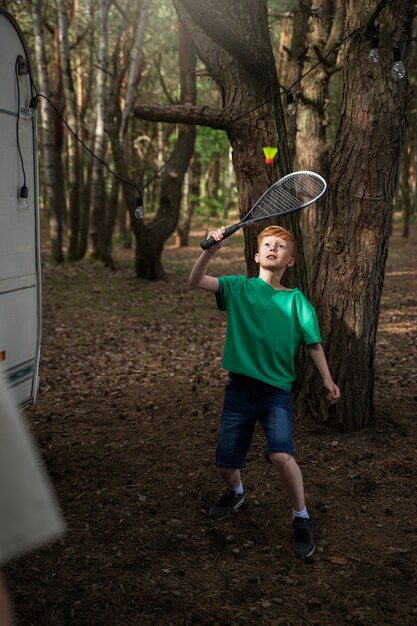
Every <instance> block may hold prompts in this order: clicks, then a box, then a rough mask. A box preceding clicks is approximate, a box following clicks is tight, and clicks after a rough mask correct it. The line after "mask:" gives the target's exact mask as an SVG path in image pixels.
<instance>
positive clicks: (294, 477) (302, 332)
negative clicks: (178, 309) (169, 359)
mask: <svg viewBox="0 0 417 626" xmlns="http://www.w3.org/2000/svg"><path fill="white" fill-rule="evenodd" d="M224 230H225V229H224V228H223V227H221V228H218V229H217V230H215V231H213V232H211V233H209V236H212V237H214V238H215V239H216V241H218V242H219V243H218V244H215V245H214V246H213V247H212V248H209V249H208V250H206V251H204V252H203V253H202V254H201V255H200V257H199V258H198V259H197V261H196V263H195V265H194V267H193V269H192V271H191V274H190V278H189V281H190V284H191V285H192V286H193V287H199V288H200V289H205V290H207V291H212V292H214V293H215V295H216V301H217V306H218V308H219V310H221V311H227V331H226V341H225V346H224V354H223V362H222V367H223V368H224V369H226V370H228V371H229V380H228V382H227V384H226V387H225V396H224V405H223V412H222V416H221V425H220V433H219V440H218V445H217V451H216V461H215V465H216V469H217V471H218V473H219V474H220V476H221V478H222V479H223V481H224V482H225V483H226V488H225V490H224V493H223V495H222V496H221V497H220V499H219V500H218V501H217V502H216V503H215V504H214V505H213V506H212V507H211V509H210V515H211V517H213V518H215V519H221V518H222V517H225V516H226V515H228V514H229V513H230V512H231V511H232V510H233V509H236V508H238V507H239V506H241V505H242V504H243V500H244V489H243V485H242V481H241V476H240V470H241V469H243V468H244V467H245V461H246V455H247V453H248V451H249V448H250V445H251V440H252V435H253V431H254V427H255V423H256V421H257V420H259V422H260V424H261V426H262V428H263V430H264V433H265V438H266V447H265V457H266V459H267V461H268V462H270V463H272V464H273V465H274V466H276V467H277V469H278V472H279V474H280V477H281V480H282V482H283V486H284V489H285V491H286V493H287V496H288V498H289V500H290V503H291V506H292V526H293V541H292V545H293V551H294V554H295V555H296V556H299V557H302V558H304V557H309V556H311V555H312V554H313V552H314V550H315V542H314V522H313V520H312V519H311V518H310V516H309V514H308V511H307V508H306V505H305V499H304V487H303V478H302V474H301V471H300V468H299V466H298V465H297V463H296V461H295V459H294V452H293V447H292V409H291V386H292V383H293V381H294V379H295V371H294V356H295V353H296V351H297V348H298V346H299V345H301V344H303V345H306V346H307V349H308V351H309V353H310V355H311V357H312V359H313V361H314V363H315V365H316V367H317V368H318V370H319V372H320V374H321V376H322V378H323V384H324V386H325V388H326V389H327V391H328V395H327V398H328V400H329V402H331V403H333V402H336V401H337V400H338V399H339V397H340V391H339V389H338V387H337V385H335V383H334V382H333V380H332V377H331V375H330V372H329V368H328V365H327V361H326V357H325V355H324V352H323V348H322V346H321V343H320V341H321V338H320V332H319V328H318V323H317V317H316V314H315V311H314V309H313V307H312V305H311V304H310V303H309V302H308V300H307V299H306V298H305V297H304V296H303V294H302V293H301V292H300V291H299V290H298V289H288V288H286V287H284V286H283V285H282V284H281V280H282V277H283V275H284V272H285V270H286V269H287V267H291V266H293V265H294V263H295V256H294V255H295V240H294V238H293V236H292V234H291V233H289V232H288V231H286V230H285V229H283V228H281V227H280V226H269V227H268V228H266V229H264V230H263V231H262V232H261V233H260V235H259V236H258V252H257V253H256V255H255V261H256V263H258V264H259V276H258V278H249V279H248V278H246V277H245V276H222V277H220V278H215V277H214V276H209V275H207V267H208V264H209V262H210V259H211V258H212V257H213V255H214V254H215V253H216V251H217V250H219V249H220V248H221V247H222V246H223V245H224V243H225V242H224V241H222V238H223V233H224Z"/></svg>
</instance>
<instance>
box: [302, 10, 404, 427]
mask: <svg viewBox="0 0 417 626" xmlns="http://www.w3.org/2000/svg"><path fill="white" fill-rule="evenodd" d="M376 4H377V3H376V2H375V1H374V2H372V3H371V7H370V8H368V7H369V2H361V3H358V2H357V1H354V0H348V2H347V4H346V25H345V31H346V33H348V32H352V31H353V30H354V29H355V28H358V27H359V26H360V25H363V24H366V23H367V20H368V19H369V15H370V11H372V9H373V8H375V7H376ZM413 4H414V3H413V1H412V0H407V1H404V0H394V1H393V2H391V3H389V4H388V6H385V8H384V10H383V11H382V12H381V13H380V16H379V23H380V28H381V30H382V29H383V30H384V32H385V33H387V36H389V37H390V38H391V39H392V41H394V42H396V41H397V40H401V41H407V40H408V39H409V38H410V34H411V33H410V29H411V23H412V9H413ZM368 51H369V40H368V39H363V38H361V37H360V36H359V35H356V36H355V37H353V38H351V39H350V40H349V41H348V42H347V45H346V51H345V66H344V93H343V99H342V106H341V120H340V126H339V129H338V133H337V137H336V143H335V147H334V150H333V153H332V156H331V161H330V162H331V169H330V176H329V192H328V195H327V202H326V207H325V213H324V215H325V225H324V237H323V241H322V247H321V255H320V263H319V267H318V271H317V275H316V278H315V285H314V302H315V303H316V305H317V312H318V316H319V321H320V325H321V331H322V336H323V338H324V348H325V352H326V353H327V356H328V361H329V365H330V371H331V372H332V375H333V378H334V380H335V381H337V383H338V384H339V386H340V387H341V389H342V396H341V400H340V402H338V403H337V404H336V405H334V406H332V407H329V406H328V405H327V403H326V402H325V401H324V399H323V387H322V384H321V381H318V377H317V374H316V372H315V371H314V370H313V368H309V370H308V372H307V375H306V378H305V385H304V389H303V394H302V397H301V400H300V405H299V406H301V407H302V408H303V410H306V411H309V412H310V413H311V414H312V415H314V416H315V417H316V418H318V419H320V420H321V421H323V422H325V423H326V424H329V425H331V426H333V427H338V428H341V429H343V430H351V429H356V428H362V427H364V426H366V425H367V424H368V423H369V421H370V420H371V419H372V417H373V414H374V404H373V392H374V366H375V341H376V331H377V324H378V316H379V308H380V301H381V291H382V285H383V280H384V268H385V260H386V255H387V244H388V237H389V227H390V221H391V206H392V201H393V196H394V190H395V183H396V177H397V170H398V163H399V157H400V152H401V148H402V145H403V140H404V132H405V123H406V106H407V98H408V90H407V80H403V81H401V82H398V83H396V82H394V81H392V80H391V78H390V77H389V68H390V65H391V64H392V60H391V58H390V55H391V49H389V48H388V49H387V50H386V52H384V51H383V50H381V52H382V53H383V58H382V59H381V62H380V63H379V64H375V65H372V66H370V65H366V66H365V63H366V62H367V53H368ZM387 74H388V76H387Z"/></svg>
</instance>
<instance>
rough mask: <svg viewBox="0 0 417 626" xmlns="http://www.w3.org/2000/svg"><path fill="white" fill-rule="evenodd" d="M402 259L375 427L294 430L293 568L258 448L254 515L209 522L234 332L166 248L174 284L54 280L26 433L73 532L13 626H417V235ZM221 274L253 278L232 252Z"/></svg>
mask: <svg viewBox="0 0 417 626" xmlns="http://www.w3.org/2000/svg"><path fill="white" fill-rule="evenodd" d="M412 230H413V232H412V236H411V238H410V239H409V240H408V241H403V240H402V239H401V238H400V235H399V225H398V224H397V225H396V228H395V232H394V236H393V237H392V239H391V242H390V251H389V259H388V265H387V272H386V280H385V286H384V294H383V303H382V313H381V318H380V324H379V332H378V349H377V377H376V409H377V410H376V413H377V416H376V420H375V422H374V423H373V424H372V425H371V426H369V427H368V428H366V429H365V430H363V431H361V432H355V433H350V434H340V433H335V432H329V431H327V430H326V429H324V428H323V427H321V426H319V425H317V424H315V423H314V422H310V421H308V420H307V419H306V418H304V417H303V416H296V417H295V443H296V449H297V456H298V460H299V462H300V465H301V467H302V470H303V473H304V476H305V486H306V493H307V503H308V506H309V509H310V512H311V514H312V515H313V516H314V518H315V519H316V522H317V551H316V554H315V556H314V558H313V559H311V560H310V561H309V562H302V561H299V560H297V559H295V558H294V557H293V556H292V553H291V548H290V510H289V505H288V502H287V500H286V498H285V496H284V494H283V491H282V489H281V486H280V483H279V480H278V478H277V476H276V474H275V473H274V470H273V468H270V467H269V466H267V465H266V464H265V462H264V460H263V454H262V448H263V441H262V435H261V432H260V430H258V431H257V432H256V436H255V439H254V444H253V448H252V451H251V453H250V458H249V460H248V468H247V469H246V470H245V474H244V482H245V486H246V489H247V498H246V502H245V505H244V506H243V507H242V508H241V509H239V510H238V511H236V512H235V513H234V514H233V515H231V516H229V518H227V519H225V520H223V521H221V522H214V521H212V520H210V519H209V518H208V516H207V512H208V508H209V506H210V504H211V503H212V502H213V500H215V499H216V498H217V496H218V495H219V493H220V491H221V485H220V482H219V479H218V477H217V475H216V473H215V471H214V469H213V464H212V461H213V453H214V448H215V443H216V433H217V426H218V415H219V411H220V408H221V402H222V393H223V381H224V379H225V373H224V372H222V370H221V368H220V357H221V346H222V339H223V336H224V330H225V318H224V316H223V315H222V314H220V313H218V312H217V310H216V308H215V304H214V299H213V297H212V296H210V294H206V293H203V292H197V291H192V290H190V289H189V287H188V284H187V276H188V272H189V269H190V267H191V264H192V261H193V259H194V258H195V256H196V254H197V253H198V246H197V239H196V240H195V245H194V246H193V247H191V248H189V249H177V248H175V247H169V248H168V249H167V250H166V253H165V256H164V259H165V267H166V269H167V271H168V277H167V280H166V281H164V282H159V283H156V284H148V283H145V282H142V281H138V280H137V279H136V278H135V276H134V271H133V267H132V261H131V259H130V258H129V257H131V255H132V253H131V252H123V251H118V252H117V254H116V258H117V259H118V269H117V271H116V272H114V273H111V272H109V271H107V270H105V269H103V268H102V267H100V266H98V265H93V264H91V263H89V262H87V261H85V262H82V263H79V264H74V265H65V266H62V267H53V266H51V264H50V263H49V262H48V257H47V255H45V259H44V264H43V293H44V296H43V297H44V302H43V309H44V313H43V348H42V359H41V391H40V395H39V398H38V402H37V404H36V406H35V407H33V408H31V409H30V410H28V411H27V417H28V419H29V421H30V424H31V427H32V429H33V432H34V434H35V437H36V439H37V441H38V443H39V446H40V449H41V451H42V454H43V457H44V459H45V463H46V466H47V468H48V471H49V473H50V476H51V478H52V480H53V483H54V485H55V488H56V490H57V493H58V497H59V500H60V502H61V505H62V508H63V511H64V514H65V518H66V523H67V532H66V534H65V536H64V537H63V538H62V539H60V540H59V541H57V542H55V543H54V544H53V545H51V546H49V547H45V548H43V549H41V550H39V551H36V552H35V553H33V554H31V555H28V556H25V557H23V558H20V559H19V560H17V561H14V562H13V563H11V564H10V565H9V566H8V567H7V568H6V575H7V579H8V581H9V584H10V587H11V589H12V594H13V598H14V602H15V606H16V612H17V617H18V624H22V625H24V626H28V625H32V624H33V625H35V626H43V625H47V626H50V625H51V626H52V625H80V626H88V625H93V624H94V625H97V626H98V625H100V626H110V625H111V626H122V625H132V626H133V625H142V624H143V625H148V624H149V625H161V626H168V625H173V626H177V625H191V624H200V625H216V626H221V625H224V626H232V625H235V624H236V625H237V624H244V625H248V624H255V623H263V624H268V625H270V626H278V625H289V626H301V625H309V624H316V625H320V626H322V625H323V626H324V625H330V626H336V625H338V624H361V625H378V626H380V625H385V624H407V625H408V624H416V623H417V597H416V589H417V586H416V577H417V574H416V566H417V556H416V539H417V512H416V492H417V473H416V465H417V464H416V460H417V453H416V443H417V422H416V406H417V402H416V401H417V368H416V364H417V229H416V225H415V224H414V225H413V229H412ZM235 242H236V243H234V244H233V245H232V246H230V247H228V248H225V249H224V250H223V251H222V253H221V255H219V257H218V258H216V262H215V269H216V271H217V272H219V273H226V272H227V273H231V272H236V271H244V267H243V265H242V262H241V256H242V249H241V242H239V241H238V238H237V237H236V238H235Z"/></svg>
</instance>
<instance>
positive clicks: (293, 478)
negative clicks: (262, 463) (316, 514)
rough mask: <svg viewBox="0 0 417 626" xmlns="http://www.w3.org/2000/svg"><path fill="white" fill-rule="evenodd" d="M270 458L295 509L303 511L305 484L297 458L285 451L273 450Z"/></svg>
mask: <svg viewBox="0 0 417 626" xmlns="http://www.w3.org/2000/svg"><path fill="white" fill-rule="evenodd" d="M269 459H270V461H271V463H272V464H273V465H275V466H276V468H277V469H278V472H279V475H280V478H281V480H282V484H283V486H284V489H285V493H286V494H287V496H288V499H289V501H290V504H291V506H292V508H293V511H302V510H303V509H304V507H305V498H304V484H303V476H302V474H301V470H300V468H299V466H298V464H297V462H296V460H295V459H294V457H293V456H291V455H290V454H286V453H285V452H271V453H270V454H269Z"/></svg>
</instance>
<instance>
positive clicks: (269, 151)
mask: <svg viewBox="0 0 417 626" xmlns="http://www.w3.org/2000/svg"><path fill="white" fill-rule="evenodd" d="M263 151H264V155H265V163H266V164H267V165H272V163H273V161H274V157H275V155H276V153H277V152H278V148H263Z"/></svg>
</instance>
